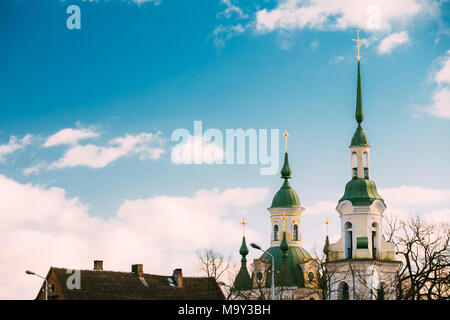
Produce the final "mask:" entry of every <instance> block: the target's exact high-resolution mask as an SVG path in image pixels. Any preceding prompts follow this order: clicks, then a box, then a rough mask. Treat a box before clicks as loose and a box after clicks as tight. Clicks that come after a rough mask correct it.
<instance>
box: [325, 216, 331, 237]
mask: <svg viewBox="0 0 450 320" xmlns="http://www.w3.org/2000/svg"><path fill="white" fill-rule="evenodd" d="M324 223H325V224H326V225H327V235H328V225H329V224H330V223H329V222H328V217H327V218H326V219H325V222H324Z"/></svg>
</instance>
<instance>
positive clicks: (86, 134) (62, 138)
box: [44, 128, 100, 147]
mask: <svg viewBox="0 0 450 320" xmlns="http://www.w3.org/2000/svg"><path fill="white" fill-rule="evenodd" d="M99 135H100V133H98V132H96V131H94V130H92V129H72V128H66V129H62V130H60V131H58V132H57V133H55V134H53V135H51V136H50V137H48V138H47V140H46V141H45V143H44V147H53V146H58V145H61V144H75V143H77V142H78V141H80V140H84V139H89V138H97V137H98V136H99Z"/></svg>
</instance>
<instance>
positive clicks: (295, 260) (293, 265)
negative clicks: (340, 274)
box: [261, 246, 312, 288]
mask: <svg viewBox="0 0 450 320" xmlns="http://www.w3.org/2000/svg"><path fill="white" fill-rule="evenodd" d="M266 251H267V252H269V253H270V254H271V255H273V257H274V259H275V286H279V284H280V283H281V282H283V285H284V286H297V287H304V286H305V281H304V277H303V271H302V268H301V267H300V265H299V264H300V263H303V262H304V260H305V259H311V258H312V257H311V255H310V254H309V253H308V251H306V250H305V249H303V248H302V247H298V246H289V247H288V249H287V258H285V259H283V255H284V252H283V250H282V249H281V247H271V248H269V249H267V250H266ZM263 258H264V259H267V260H268V262H269V263H272V258H271V257H270V256H269V255H267V254H266V253H264V254H263V255H262V256H261V259H263ZM283 262H285V264H284V266H287V268H283ZM283 269H285V270H286V269H287V271H288V273H289V275H288V276H287V277H281V276H280V273H277V271H281V270H283ZM270 270H271V269H269V271H270ZM277 277H278V278H277ZM281 278H282V279H281ZM271 284H272V278H271V275H270V273H269V274H268V275H267V279H266V287H267V288H268V287H270V286H271Z"/></svg>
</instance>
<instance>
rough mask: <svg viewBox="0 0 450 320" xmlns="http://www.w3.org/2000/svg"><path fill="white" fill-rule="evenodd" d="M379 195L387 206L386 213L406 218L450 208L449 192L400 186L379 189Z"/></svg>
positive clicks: (446, 190)
mask: <svg viewBox="0 0 450 320" xmlns="http://www.w3.org/2000/svg"><path fill="white" fill-rule="evenodd" d="M379 194H380V195H381V196H382V197H383V198H384V200H385V202H386V205H387V206H388V212H390V213H392V214H394V215H398V216H401V217H406V216H408V215H410V214H412V215H417V214H418V215H422V216H429V215H430V214H433V212H438V211H439V212H442V210H443V209H448V208H449V207H450V190H449V189H434V188H424V187H419V186H400V187H395V188H388V189H380V190H379Z"/></svg>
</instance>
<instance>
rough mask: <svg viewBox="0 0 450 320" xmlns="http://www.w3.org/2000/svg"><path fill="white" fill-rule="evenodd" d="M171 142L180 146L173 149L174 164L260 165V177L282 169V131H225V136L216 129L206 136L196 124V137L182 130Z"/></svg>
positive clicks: (210, 130) (173, 135)
mask: <svg viewBox="0 0 450 320" xmlns="http://www.w3.org/2000/svg"><path fill="white" fill-rule="evenodd" d="M269 136H270V138H269ZM170 139H171V141H174V142H179V143H178V144H177V145H175V146H174V147H173V148H172V154H171V160H172V162H173V163H175V164H227V165H234V164H252V165H256V164H259V165H261V168H260V174H261V175H273V174H276V173H277V171H278V169H279V163H280V161H279V160H280V157H279V139H280V130H279V129H270V130H269V129H258V130H256V129H253V128H251V129H247V130H244V129H226V130H225V134H224V133H223V132H222V131H221V130H219V129H215V128H209V129H207V130H205V132H203V122H202V121H194V131H193V134H191V132H190V131H189V130H187V129H184V128H179V129H176V130H174V131H173V132H172V135H171V137H170ZM269 139H270V140H269Z"/></svg>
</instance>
